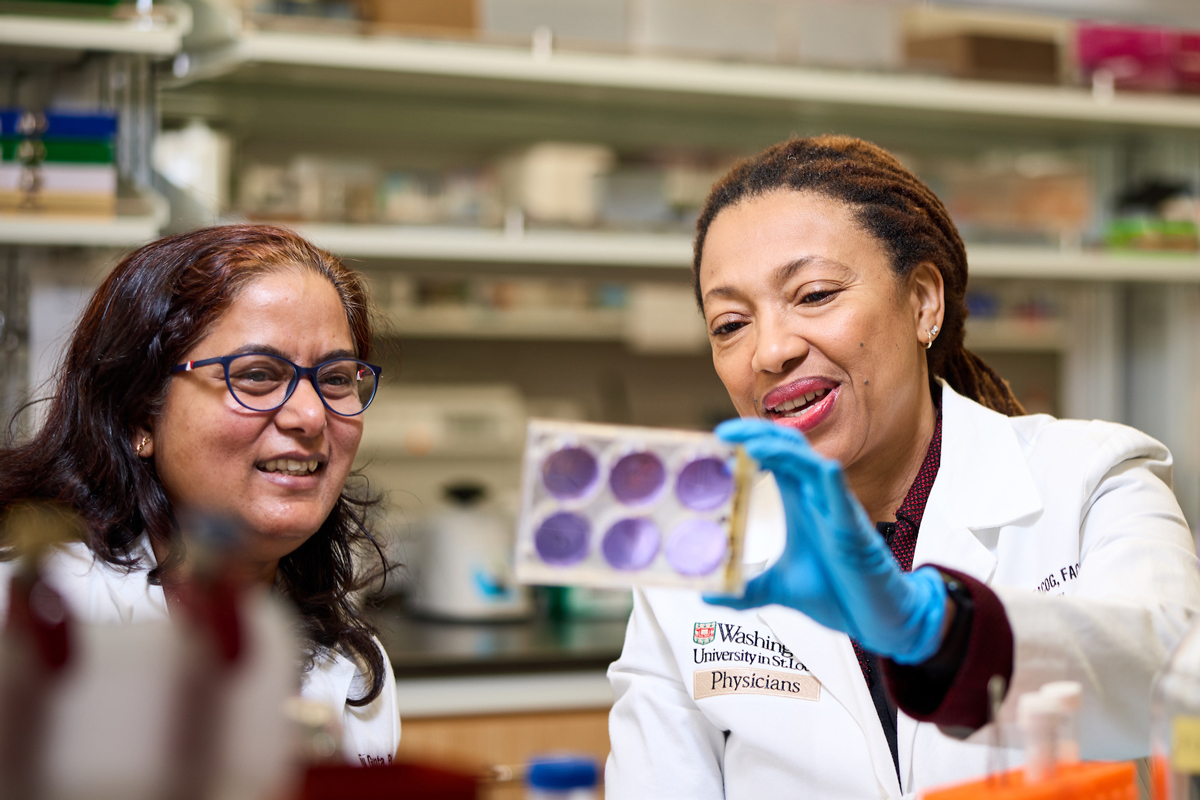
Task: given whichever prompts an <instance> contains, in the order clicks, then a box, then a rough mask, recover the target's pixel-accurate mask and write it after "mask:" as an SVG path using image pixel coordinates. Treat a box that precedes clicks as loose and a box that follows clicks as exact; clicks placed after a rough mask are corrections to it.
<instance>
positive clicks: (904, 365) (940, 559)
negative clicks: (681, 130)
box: [606, 136, 1200, 800]
mask: <svg viewBox="0 0 1200 800" xmlns="http://www.w3.org/2000/svg"><path fill="white" fill-rule="evenodd" d="M693 278H694V284H695V289H696V298H697V301H698V302H699V304H700V309H701V311H702V313H703V315H704V320H705V323H706V325H707V327H708V332H709V339H710V342H711V345H712V353H713V363H714V365H715V367H716V370H717V373H718V375H719V376H720V378H721V380H722V381H723V382H724V384H725V387H726V389H728V391H729V395H730V397H731V399H732V400H733V403H734V406H735V407H736V409H737V411H738V413H739V414H740V416H741V419H738V420H734V421H731V422H727V423H724V424H723V425H721V426H720V427H718V429H717V433H718V435H720V436H721V437H722V438H724V439H726V440H727V441H730V442H737V443H740V444H742V445H743V446H744V447H745V448H746V451H747V452H748V453H749V454H750V455H751V456H752V457H753V458H755V459H757V460H758V462H759V463H760V464H761V465H762V467H763V468H764V469H765V470H766V471H768V472H769V473H770V474H771V475H772V476H773V478H774V480H773V481H769V480H764V481H763V482H762V483H760V484H759V486H757V487H756V490H755V495H754V497H753V498H752V507H751V508H752V510H751V524H750V529H749V531H748V534H747V542H746V553H745V561H746V569H747V571H748V572H749V574H750V575H752V576H754V577H752V579H751V580H750V581H749V583H748V585H747V587H746V591H745V593H744V595H743V596H742V597H708V598H701V597H698V596H696V595H694V594H689V593H686V592H680V591H667V590H644V591H639V592H637V593H636V596H635V609H634V613H633V617H632V619H631V620H630V624H629V630H628V633H627V635H626V641H625V649H624V652H623V653H622V656H621V658H620V660H619V661H617V662H616V663H615V664H613V666H612V668H611V669H610V672H609V674H610V677H611V679H612V682H613V687H614V692H615V695H616V703H615V704H614V706H613V710H612V716H611V719H610V732H611V738H612V755H611V757H610V760H609V762H608V768H607V773H606V786H607V791H608V797H609V798H645V797H654V798H659V799H661V798H687V800H704V799H706V798H723V797H728V798H739V800H740V799H741V798H754V799H755V800H760V799H761V798H769V797H805V798H830V800H846V799H847V798H859V797H862V798H866V797H870V798H879V797H900V796H901V795H908V794H910V793H914V792H919V791H921V790H924V789H926V788H928V787H930V786H933V785H937V784H943V783H948V782H956V781H961V780H967V779H970V778H973V777H978V776H981V775H983V774H984V773H986V772H987V770H988V766H989V749H990V748H989V744H990V742H992V741H993V737H992V736H989V735H988V734H987V731H984V730H983V729H985V728H987V729H992V728H994V727H995V726H992V725H989V724H988V723H989V721H990V720H991V719H993V718H995V719H998V720H999V721H1000V723H1003V722H1005V721H1006V720H1011V719H1013V718H1014V717H1015V708H1016V700H1017V698H1018V697H1019V696H1020V695H1021V694H1022V693H1025V692H1028V691H1031V690H1036V689H1038V688H1039V687H1040V686H1042V685H1043V684H1044V683H1046V682H1048V681H1075V682H1077V683H1078V684H1080V687H1081V691H1082V706H1081V709H1082V710H1081V712H1080V713H1081V725H1080V730H1081V742H1080V745H1081V750H1082V755H1083V757H1084V758H1122V759H1124V758H1135V757H1138V756H1143V755H1146V753H1147V751H1148V748H1149V716H1150V714H1149V697H1150V684H1151V680H1152V678H1153V676H1154V674H1155V672H1156V671H1157V670H1158V669H1159V668H1160V667H1161V666H1162V665H1163V663H1164V662H1165V659H1166V657H1167V655H1168V653H1169V652H1170V650H1171V648H1172V646H1173V645H1174V643H1175V642H1176V641H1177V640H1178V638H1179V637H1180V636H1181V635H1182V633H1183V631H1184V630H1186V628H1187V626H1188V624H1189V621H1190V620H1191V619H1192V618H1193V616H1194V615H1195V614H1196V612H1197V609H1200V574H1198V573H1197V570H1196V567H1195V550H1194V546H1193V543H1192V539H1191V536H1190V534H1189V531H1188V527H1187V524H1186V523H1185V521H1184V519H1183V515H1182V513H1181V512H1180V509H1179V506H1178V504H1177V503H1176V501H1175V498H1174V496H1173V495H1172V493H1171V487H1170V480H1171V456H1170V454H1169V453H1168V452H1167V450H1166V449H1165V448H1164V447H1163V446H1162V445H1161V444H1159V443H1158V442H1156V441H1154V440H1152V439H1150V438H1149V437H1147V436H1145V435H1143V434H1141V433H1139V432H1137V431H1135V430H1132V429H1130V428H1127V427H1124V426H1121V425H1117V424H1112V423H1106V422H1077V421H1059V420H1055V419H1054V418H1052V417H1049V416H1046V415H1034V416H1025V414H1024V410H1023V409H1022V408H1021V405H1020V403H1019V402H1018V401H1017V399H1016V398H1015V397H1014V396H1013V394H1012V392H1011V391H1010V389H1009V387H1008V385H1007V384H1006V383H1005V382H1004V381H1003V380H1002V379H1001V378H1000V377H999V376H998V375H997V374H996V373H995V372H993V371H992V370H991V369H990V368H989V367H988V366H987V365H986V364H985V363H984V362H983V361H981V360H980V359H979V358H978V357H977V356H975V355H973V354H972V353H971V352H970V351H968V350H966V349H965V348H964V347H963V321H964V318H965V317H966V306H965V303H964V294H965V291H966V284H967V258H966V252H965V249H964V247H963V243H962V240H961V238H960V237H959V235H958V232H957V231H956V230H955V228H954V225H953V223H952V222H951V221H950V218H949V216H948V214H947V212H946V209H945V207H944V206H943V205H942V203H941V202H940V201H939V200H938V199H937V197H935V196H934V195H933V193H932V192H931V191H930V190H929V188H928V187H926V186H925V185H924V184H922V183H921V182H920V181H919V180H918V179H917V178H916V177H915V176H913V175H912V173H910V172H909V171H908V170H906V169H905V168H904V167H903V166H902V165H901V164H900V163H899V162H898V161H897V160H896V159H895V158H894V157H892V156H891V155H889V154H888V153H886V152H885V151H883V150H881V149H880V148H878V147H876V146H874V145H871V144H868V143H866V142H863V141H860V140H857V139H851V138H845V137H832V136H826V137H819V138H812V139H793V140H791V141H787V142H783V143H781V144H778V145H775V146H774V147H771V148H770V149H768V150H766V151H765V152H763V153H761V154H760V155H758V156H756V157H754V158H752V159H750V160H748V161H746V162H744V163H741V164H739V165H738V166H736V167H735V168H734V169H733V170H732V171H731V172H730V173H729V174H728V175H727V176H726V177H725V178H724V179H723V180H722V181H720V182H719V183H718V184H717V185H716V186H715V187H714V188H713V190H712V193H711V194H710V196H709V198H708V202H707V204H706V206H705V208H704V210H703V212H702V213H701V216H700V219H699V221H698V223H697V234H696V243H695V259H694V262H693ZM1000 727H1003V726H1002V725H1001V726H1000ZM1007 743H1008V744H1009V745H1012V744H1014V743H1015V742H1014V741H1013V739H1012V738H1011V737H1009V738H1008V739H1007ZM1001 755H1002V758H1003V760H1004V761H1006V763H1007V764H1008V765H1009V766H1013V765H1015V764H1016V763H1019V760H1020V755H1019V753H1017V752H1016V751H1013V752H1009V753H1004V754H1001ZM992 760H993V762H994V761H995V760H996V759H995V755H994V754H993V756H992Z"/></svg>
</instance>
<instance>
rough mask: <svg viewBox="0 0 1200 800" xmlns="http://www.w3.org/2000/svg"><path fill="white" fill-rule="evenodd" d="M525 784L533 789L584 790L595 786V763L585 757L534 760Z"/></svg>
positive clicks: (554, 757)
mask: <svg viewBox="0 0 1200 800" xmlns="http://www.w3.org/2000/svg"><path fill="white" fill-rule="evenodd" d="M525 782H526V783H527V784H529V785H530V786H532V787H533V788H535V789H585V788H588V787H591V786H595V785H596V762H594V761H593V760H592V759H590V758H587V757H585V756H550V757H544V758H535V759H534V760H533V761H531V762H529V770H528V772H526V773H525Z"/></svg>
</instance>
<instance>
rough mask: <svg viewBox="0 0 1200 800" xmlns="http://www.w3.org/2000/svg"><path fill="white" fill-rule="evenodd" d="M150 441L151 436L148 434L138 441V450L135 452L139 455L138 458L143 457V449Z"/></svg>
mask: <svg viewBox="0 0 1200 800" xmlns="http://www.w3.org/2000/svg"><path fill="white" fill-rule="evenodd" d="M149 443H150V436H149V435H148V434H147V435H144V436H142V440H141V441H140V442H138V446H137V450H135V451H134V453H135V454H136V455H137V457H138V458H141V457H142V451H143V450H145V449H146V445H147V444H149Z"/></svg>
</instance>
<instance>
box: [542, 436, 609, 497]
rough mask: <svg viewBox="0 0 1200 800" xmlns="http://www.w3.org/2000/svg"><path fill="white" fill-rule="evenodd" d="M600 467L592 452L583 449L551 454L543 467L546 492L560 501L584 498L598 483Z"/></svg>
mask: <svg viewBox="0 0 1200 800" xmlns="http://www.w3.org/2000/svg"><path fill="white" fill-rule="evenodd" d="M599 472H600V467H599V466H598V465H597V464H596V457H595V456H594V455H592V454H591V451H589V450H587V449H586V448H583V447H564V448H563V449H562V450H559V451H557V452H554V453H551V454H550V457H549V458H547V459H546V463H545V464H543V465H542V482H543V483H544V484H545V485H546V490H547V491H549V492H550V494H552V495H554V496H555V497H557V498H559V499H560V500H573V499H575V498H576V497H582V496H583V495H585V494H587V492H588V490H589V489H591V488H592V485H593V484H595V482H596V476H597V475H598V474H599Z"/></svg>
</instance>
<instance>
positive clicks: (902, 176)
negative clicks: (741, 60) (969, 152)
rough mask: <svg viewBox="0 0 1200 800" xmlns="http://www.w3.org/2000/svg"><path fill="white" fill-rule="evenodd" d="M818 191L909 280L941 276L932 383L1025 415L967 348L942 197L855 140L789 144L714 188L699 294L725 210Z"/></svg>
mask: <svg viewBox="0 0 1200 800" xmlns="http://www.w3.org/2000/svg"><path fill="white" fill-rule="evenodd" d="M780 189H791V190H794V191H798V192H814V193H816V194H820V195H824V196H825V197H829V198H831V199H833V200H837V201H840V202H843V203H846V204H847V205H849V206H850V207H851V208H852V209H853V210H854V213H855V216H856V217H857V219H858V223H859V224H860V225H861V226H862V227H863V229H864V230H866V231H867V232H868V233H870V234H871V235H872V236H874V237H875V238H876V239H878V240H879V241H880V242H881V243H882V244H883V246H884V247H885V248H886V249H887V251H888V253H889V254H890V255H891V259H892V270H893V271H894V272H895V273H896V275H897V276H898V277H900V278H907V277H908V275H909V274H910V273H911V272H912V270H913V269H914V268H915V267H916V266H917V265H918V264H920V263H922V262H929V263H931V264H933V265H934V266H935V267H937V269H938V271H939V272H940V273H941V274H942V281H943V283H944V285H945V289H944V292H945V303H946V308H945V312H944V314H943V317H942V331H941V334H940V335H939V336H938V337H937V339H935V340H934V342H933V346H932V347H931V348H930V349H929V350H928V351H927V352H926V355H925V357H926V363H927V364H928V365H929V375H930V378H931V379H932V378H934V377H940V378H945V380H946V383H948V384H950V387H951V388H952V389H954V391H956V392H958V393H959V394H961V395H963V396H965V397H969V398H971V399H972V400H975V401H976V402H978V403H980V404H981V405H984V406H987V407H988V408H991V409H993V410H995V411H999V412H1000V413H1002V414H1007V415H1008V416H1016V415H1020V414H1024V413H1025V409H1024V408H1022V407H1021V403H1020V402H1019V401H1018V400H1017V398H1016V396H1015V395H1014V394H1013V393H1012V389H1011V388H1010V387H1009V385H1008V382H1007V381H1005V380H1004V379H1003V378H1001V377H1000V376H999V375H998V374H996V372H995V370H993V369H992V368H991V367H989V366H988V365H987V364H986V363H985V362H984V361H983V359H981V358H980V357H979V356H977V355H975V354H974V353H972V352H971V351H970V350H968V349H967V348H966V347H964V346H963V335H964V330H963V324H964V323H965V322H966V319H967V303H966V293H967V250H966V247H965V246H964V245H963V241H962V237H960V236H959V234H958V229H957V228H956V227H954V222H953V221H951V219H950V214H949V212H947V211H946V207H945V206H944V205H942V201H941V200H939V199H938V198H937V195H935V194H934V193H933V191H932V190H930V188H929V187H928V186H926V185H925V184H924V183H922V182H921V180H920V179H919V178H917V176H915V175H913V174H912V173H911V172H909V171H908V170H907V169H905V168H904V165H903V164H901V163H900V162H899V161H898V160H897V159H896V157H895V156H893V155H892V154H891V153H888V152H887V151H886V150H884V149H883V148H881V147H878V146H876V145H874V144H871V143H870V142H864V141H863V140H862V139H855V138H852V137H850V136H816V137H812V138H807V139H789V140H788V141H786V142H780V143H779V144H776V145H773V146H771V147H768V148H767V149H766V150H764V151H763V152H761V153H759V154H758V155H756V156H753V157H751V158H748V159H746V160H745V161H742V162H741V163H739V164H737V165H736V166H734V168H733V169H732V170H730V171H729V174H727V175H726V176H725V177H724V178H722V179H721V180H720V181H719V182H718V183H717V184H716V185H715V186H714V187H713V189H712V191H711V193H710V194H709V196H708V200H707V201H706V202H705V204H704V209H703V211H701V213H700V218H699V219H698V220H697V221H696V242H695V248H694V253H693V260H692V286H693V288H694V289H695V291H696V302H697V303H699V304H700V307H701V309H703V307H704V301H703V297H702V295H701V293H700V257H701V255H703V252H704V239H705V237H706V236H707V235H708V228H709V226H710V225H711V224H712V221H713V219H714V218H715V217H716V216H717V214H718V213H720V212H721V210H722V209H724V208H726V207H728V206H731V205H734V204H736V203H738V202H739V201H741V200H743V199H746V198H751V197H757V196H760V195H763V194H766V193H768V192H771V191H776V190H780Z"/></svg>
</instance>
